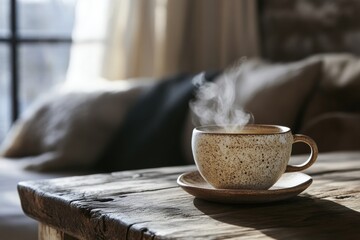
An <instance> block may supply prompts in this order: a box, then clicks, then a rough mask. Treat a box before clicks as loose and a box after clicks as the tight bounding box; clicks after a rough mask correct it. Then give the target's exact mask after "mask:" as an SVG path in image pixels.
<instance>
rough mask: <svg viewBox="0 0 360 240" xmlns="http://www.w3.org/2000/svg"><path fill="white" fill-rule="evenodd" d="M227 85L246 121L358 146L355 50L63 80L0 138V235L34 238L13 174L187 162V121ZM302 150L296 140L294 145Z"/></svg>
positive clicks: (197, 121) (322, 146)
mask: <svg viewBox="0 0 360 240" xmlns="http://www.w3.org/2000/svg"><path fill="white" fill-rule="evenodd" d="M229 81H230V82H231V83H230V85H229V86H230V87H224V86H225V85H226V86H228V85H227V84H229ZM208 89H216V90H219V92H215V93H214V92H213V93H211V92H208ZM229 89H230V90H233V92H232V93H231V94H230V95H231V96H233V97H232V98H231V99H230V100H228V99H227V100H225V102H226V103H227V104H231V107H228V110H229V111H232V110H234V109H236V110H239V111H240V110H241V114H243V116H245V119H247V120H248V121H252V122H255V123H263V124H277V125H284V126H288V127H290V128H291V129H292V131H293V133H303V134H306V135H309V136H311V137H312V138H313V139H314V140H315V141H316V142H317V144H318V147H319V151H320V153H325V152H335V151H358V150H360V142H359V141H358V140H357V139H358V138H359V136H360V94H359V93H360V58H358V57H356V56H353V55H351V54H321V55H314V56H311V57H308V58H306V59H303V60H301V61H297V62H291V63H271V62H267V61H265V60H263V59H248V60H246V61H244V60H242V61H241V63H236V64H234V66H229V68H227V69H224V70H221V71H215V72H206V73H199V74H179V75H176V76H171V77H167V78H165V79H163V80H162V81H159V80H155V79H137V80H126V81H125V80H122V81H116V82H109V81H105V80H99V81H94V82H91V83H90V82H89V84H86V86H84V85H83V86H73V85H71V84H69V83H65V84H64V85H63V86H61V87H58V88H57V89H55V90H53V91H52V92H50V93H48V94H46V95H45V96H42V97H41V98H39V100H38V101H37V102H36V103H34V104H33V105H32V106H31V107H30V108H29V109H28V110H27V111H26V112H25V113H24V114H23V115H22V116H21V118H20V119H19V120H18V121H17V122H16V123H15V124H14V125H13V127H12V129H11V130H10V132H9V134H8V136H7V137H6V139H5V140H4V142H3V143H2V145H1V148H0V155H1V159H0V180H1V182H2V184H1V185H0V190H1V191H0V194H1V197H0V206H1V208H0V236H2V237H3V236H6V238H4V239H25V238H26V239H36V238H37V233H36V232H37V225H36V222H35V221H34V220H32V219H30V218H28V217H26V216H25V215H24V214H23V213H22V210H21V206H20V202H19V199H18V197H17V191H16V184H17V182H19V181H23V180H33V179H44V178H54V177H61V176H70V175H81V174H88V173H94V172H109V171H121V170H127V169H135V168H149V167H160V166H170V165H172V166H176V165H183V164H193V160H192V154H191V147H190V141H191V132H192V129H193V128H194V126H196V125H203V124H217V123H219V122H217V121H216V120H217V119H218V117H217V116H216V115H214V114H215V113H214V112H209V111H207V110H208V108H210V106H212V107H213V106H217V109H216V110H215V112H218V111H223V110H224V108H226V106H225V107H224V106H223V105H221V104H219V103H218V102H215V101H217V99H218V98H219V97H220V98H221V96H228V95H229ZM199 106H201V107H205V112H204V111H200V110H199V109H200V108H199ZM231 114H233V113H231ZM204 115H206V116H208V118H205V119H204V118H203V116H204ZM224 121H225V123H233V122H231V121H230V120H228V119H226V120H224ZM229 121H230V122H229ZM220 123H221V122H220ZM307 151H309V150H308V149H307V148H306V147H304V146H297V144H295V145H294V150H293V152H294V154H303V153H306V152H307ZM144 156H145V157H144ZM175 156H176V157H175ZM174 159H176V161H175V160H174Z"/></svg>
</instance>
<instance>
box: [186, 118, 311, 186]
mask: <svg viewBox="0 0 360 240" xmlns="http://www.w3.org/2000/svg"><path fill="white" fill-rule="evenodd" d="M296 142H304V143H306V144H307V145H309V146H310V148H311V154H310V157H309V158H308V160H307V161H306V162H305V163H303V164H301V165H296V166H293V165H288V162H289V159H290V155H291V150H292V144H293V143H296ZM191 144H192V151H193V156H194V160H195V163H196V166H197V168H198V170H199V172H200V174H201V175H202V177H203V178H204V179H205V180H206V181H207V182H208V183H209V184H211V185H212V186H213V187H215V188H223V189H258V190H259V189H262V190H265V189H269V188H270V187H271V186H272V185H274V184H275V183H276V181H277V180H278V179H279V178H280V177H281V175H282V174H283V173H284V172H295V171H301V170H304V169H306V168H308V167H310V166H311V165H312V164H313V163H314V162H315V161H316V158H317V155H318V149H317V146H316V143H315V142H314V140H312V139H311V138H310V137H308V136H305V135H300V134H294V135H293V134H292V133H291V130H290V129H289V128H288V127H283V126H276V125H260V124H250V125H247V126H245V127H244V128H242V129H239V128H236V127H231V126H227V127H224V126H223V127H221V126H220V127H219V126H202V127H197V128H195V129H194V130H193V134H192V143H191Z"/></svg>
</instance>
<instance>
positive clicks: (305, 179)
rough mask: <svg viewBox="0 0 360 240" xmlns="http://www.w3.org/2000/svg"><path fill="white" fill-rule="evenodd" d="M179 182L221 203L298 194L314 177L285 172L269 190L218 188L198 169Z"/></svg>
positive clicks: (258, 201) (195, 193)
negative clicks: (208, 181) (207, 180)
mask: <svg viewBox="0 0 360 240" xmlns="http://www.w3.org/2000/svg"><path fill="white" fill-rule="evenodd" d="M177 183H178V185H179V186H180V187H182V188H183V189H184V190H185V191H186V192H188V193H190V194H191V195H193V196H195V197H197V198H200V199H204V200H208V201H213V202H221V203H265V202H274V201H280V200H284V199H288V198H291V197H295V196H297V195H298V194H299V193H301V192H302V191H304V190H305V189H306V188H308V187H309V186H310V185H311V183H312V178H311V177H310V176H309V175H307V174H305V173H301V172H292V173H284V174H283V175H282V176H281V178H280V179H279V180H278V181H277V182H276V183H275V184H274V185H273V186H272V187H271V188H270V189H269V190H245V189H244V190H243V189H216V188H214V187H212V186H211V185H210V184H208V183H207V182H206V181H205V180H204V179H203V177H202V176H201V175H200V173H199V172H198V171H194V172H189V173H183V174H182V175H180V176H179V177H178V179H177Z"/></svg>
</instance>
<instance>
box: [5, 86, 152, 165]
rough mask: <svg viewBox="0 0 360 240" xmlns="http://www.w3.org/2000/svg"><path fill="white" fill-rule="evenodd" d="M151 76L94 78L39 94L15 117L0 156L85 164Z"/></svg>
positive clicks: (27, 161)
mask: <svg viewBox="0 0 360 240" xmlns="http://www.w3.org/2000/svg"><path fill="white" fill-rule="evenodd" d="M151 84H152V82H151V81H139V82H136V83H128V82H116V83H114V82H113V83H111V82H100V83H99V84H95V85H94V86H89V85H86V86H84V85H82V86H81V87H80V88H67V87H64V88H61V89H58V90H56V91H54V92H52V93H51V94H48V95H47V96H45V97H43V98H42V99H41V100H39V101H38V102H37V103H35V104H34V105H33V106H31V107H30V108H29V109H28V110H27V111H26V113H25V114H24V115H23V116H22V117H21V118H20V119H19V120H18V121H17V122H16V124H15V125H14V126H13V127H12V129H11V131H10V133H9V135H8V136H7V138H6V139H5V142H4V143H3V144H2V146H1V148H0V149H1V150H0V156H2V157H7V158H16V160H18V161H22V162H23V163H24V164H23V165H24V166H25V168H27V169H32V170H37V171H58V170H64V169H79V168H89V167H91V166H92V164H94V163H95V161H96V160H97V157H98V156H99V154H100V153H101V152H102V150H103V149H104V147H105V145H106V144H107V143H108V141H109V140H110V138H111V136H112V134H113V133H114V132H115V131H116V129H117V128H118V127H119V126H120V124H121V122H122V120H123V117H124V114H125V113H126V111H127V109H128V107H129V106H131V105H132V103H133V102H134V101H135V99H136V98H137V97H138V95H139V94H140V93H141V92H142V91H143V90H144V89H146V88H147V87H148V86H149V85H151Z"/></svg>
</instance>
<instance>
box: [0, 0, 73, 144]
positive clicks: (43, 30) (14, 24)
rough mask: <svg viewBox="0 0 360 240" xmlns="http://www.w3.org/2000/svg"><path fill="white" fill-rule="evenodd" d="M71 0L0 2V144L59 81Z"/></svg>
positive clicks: (66, 46)
mask: <svg viewBox="0 0 360 240" xmlns="http://www.w3.org/2000/svg"><path fill="white" fill-rule="evenodd" d="M76 2H77V0H0V142H1V141H2V140H3V138H4V136H5V134H6V132H7V131H8V129H9V127H10V125H11V123H12V122H13V121H14V120H15V119H16V118H17V117H18V116H19V114H20V113H21V112H23V111H24V110H25V109H26V108H27V106H28V105H29V104H30V103H32V102H33V101H34V99H35V98H37V97H38V96H39V95H40V94H41V93H43V92H45V91H48V90H49V89H50V88H52V87H53V86H55V85H56V84H58V83H60V82H62V81H63V80H64V79H65V75H66V71H67V67H68V61H69V52H70V47H71V43H72V38H71V34H72V29H73V25H74V15H75V5H76Z"/></svg>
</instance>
